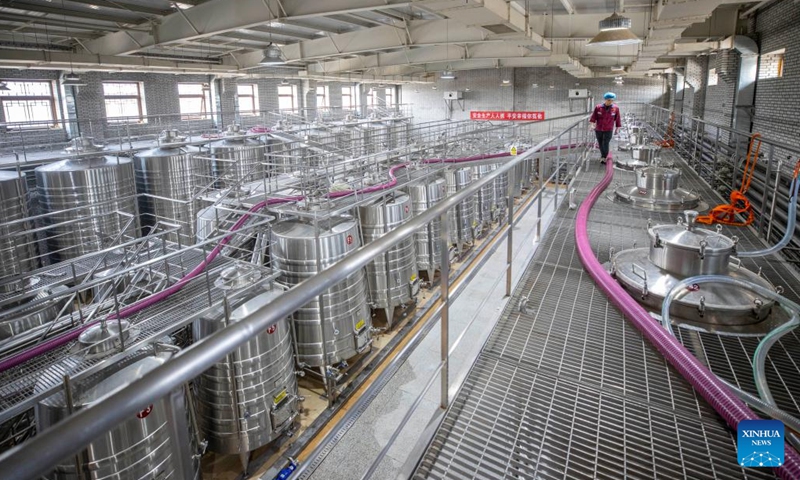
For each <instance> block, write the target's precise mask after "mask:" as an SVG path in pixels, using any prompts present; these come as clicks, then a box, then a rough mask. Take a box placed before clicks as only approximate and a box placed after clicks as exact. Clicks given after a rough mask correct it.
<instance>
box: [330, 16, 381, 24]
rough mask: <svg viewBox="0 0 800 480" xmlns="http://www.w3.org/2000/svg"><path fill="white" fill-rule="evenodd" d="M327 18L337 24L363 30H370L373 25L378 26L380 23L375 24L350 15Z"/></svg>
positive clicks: (372, 21)
mask: <svg viewBox="0 0 800 480" xmlns="http://www.w3.org/2000/svg"><path fill="white" fill-rule="evenodd" d="M328 18H330V19H331V20H336V21H337V22H342V23H349V24H350V25H355V26H357V27H364V28H372V27H374V26H375V25H380V22H376V21H374V20H367V19H365V18H363V17H359V16H357V15H355V14H352V13H350V14H347V15H329V16H328Z"/></svg>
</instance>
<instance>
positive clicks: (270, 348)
mask: <svg viewBox="0 0 800 480" xmlns="http://www.w3.org/2000/svg"><path fill="white" fill-rule="evenodd" d="M246 268H247V267H246V266H245V264H242V265H240V266H234V267H231V268H230V269H228V270H231V269H232V270H234V272H233V273H231V272H227V273H226V275H225V276H224V277H221V278H220V279H219V280H217V282H215V284H217V285H218V286H219V285H224V284H225V283H237V282H238V280H239V278H243V279H244V281H245V282H247V283H250V282H249V281H248V279H247V276H248V275H247V272H241V270H242V269H246ZM251 268H252V267H251ZM234 276H237V277H238V278H234ZM221 288H225V287H221ZM282 293H283V291H282V290H281V289H278V288H275V289H270V290H267V291H263V290H261V291H260V293H258V292H257V293H256V294H255V295H254V296H253V297H252V298H250V299H248V300H246V301H245V302H243V303H241V304H240V305H238V306H235V305H233V306H232V308H233V311H232V312H231V313H230V315H229V317H228V318H227V319H226V317H225V311H224V310H223V309H222V308H219V309H216V310H214V311H212V312H209V313H207V314H205V315H203V317H202V318H200V319H199V320H197V321H196V322H195V323H194V324H193V338H194V340H195V341H198V340H201V339H203V338H206V337H208V336H210V335H212V334H214V333H215V332H217V331H219V330H222V329H223V328H225V327H226V326H228V325H232V324H234V323H236V322H240V321H242V320H245V319H247V318H248V317H249V316H250V315H252V314H253V312H255V311H257V310H260V309H262V308H265V307H267V308H268V306H269V304H270V303H271V302H272V301H274V300H275V299H276V298H278V297H279V296H280V295H281V294H282ZM195 394H196V396H197V400H198V401H197V412H198V426H199V429H200V431H201V432H202V435H203V438H205V439H206V440H207V441H208V448H209V449H210V450H211V451H214V452H219V453H225V454H236V453H239V454H243V455H244V454H245V453H246V452H250V451H252V450H255V449H256V448H259V447H261V446H263V445H267V444H268V443H270V442H272V441H273V440H275V439H276V438H278V437H279V436H280V435H281V434H282V433H283V432H285V431H286V430H287V429H288V428H289V427H291V425H292V421H293V419H294V418H295V417H296V416H297V414H298V393H297V379H296V376H295V370H294V355H293V350H292V332H291V327H290V325H289V318H288V317H286V318H283V319H281V320H280V321H278V322H277V323H276V324H275V325H274V326H272V327H270V328H268V329H265V330H263V331H260V332H258V333H256V334H255V335H254V336H253V337H252V338H251V339H250V340H249V341H248V342H247V343H245V344H244V345H241V346H240V347H239V348H237V349H236V350H234V351H233V352H231V353H229V354H228V355H227V356H226V357H225V358H224V359H222V360H221V361H219V362H217V363H216V364H214V366H213V367H211V368H210V369H208V370H206V371H205V372H204V373H203V374H202V375H200V376H199V377H198V378H197V379H196V380H195ZM242 458H243V462H242V463H243V464H244V466H245V467H246V463H247V462H246V460H245V458H246V456H243V457H242Z"/></svg>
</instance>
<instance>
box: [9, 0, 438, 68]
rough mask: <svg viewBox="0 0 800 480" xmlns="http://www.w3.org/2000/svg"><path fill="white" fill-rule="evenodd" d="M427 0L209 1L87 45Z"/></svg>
mask: <svg viewBox="0 0 800 480" xmlns="http://www.w3.org/2000/svg"><path fill="white" fill-rule="evenodd" d="M6 1H7V0H6ZM428 1H431V0H413V2H412V1H411V0H325V1H324V2H323V1H307V0H237V1H236V8H233V9H232V8H231V5H230V0H209V1H207V2H205V3H201V4H200V5H197V6H195V7H192V8H190V9H187V10H184V11H183V12H176V13H173V14H170V15H167V16H165V17H163V18H162V19H161V22H160V23H159V24H157V25H153V29H152V31H150V32H146V33H145V32H143V33H138V34H131V35H128V34H126V33H122V32H117V33H112V34H109V35H106V36H104V37H102V38H99V39H97V40H94V41H90V42H87V43H86V48H87V49H89V51H90V52H92V53H95V54H100V55H121V54H130V53H135V52H137V51H139V50H141V49H142V48H146V47H150V46H153V45H156V44H169V43H175V42H180V41H181V40H191V39H196V38H203V37H208V36H212V35H217V34H220V33H224V32H228V31H231V30H239V29H243V28H248V27H253V26H256V25H261V24H264V23H268V22H270V21H274V20H275V18H276V16H277V17H280V20H282V21H283V20H289V21H291V20H298V19H300V20H301V19H304V18H314V17H320V16H327V15H338V14H346V13H357V12H362V11H369V10H376V9H380V8H386V7H391V6H408V5H410V4H411V3H414V2H422V3H424V2H428ZM286 23H289V22H286ZM195 29H197V31H195ZM156 39H158V40H156Z"/></svg>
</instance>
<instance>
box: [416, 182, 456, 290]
mask: <svg viewBox="0 0 800 480" xmlns="http://www.w3.org/2000/svg"><path fill="white" fill-rule="evenodd" d="M446 193H447V182H446V181H445V179H444V178H441V177H437V178H430V179H426V180H423V181H421V182H418V183H414V184H412V185H409V186H408V194H409V195H410V196H411V213H412V214H413V215H414V216H417V215H419V214H421V213H422V212H424V211H425V210H427V209H429V208H431V207H432V206H433V205H436V204H437V203H439V202H440V201H442V199H443V198H444V197H445V195H446ZM441 231H442V222H441V220H439V219H438V218H437V219H436V220H432V221H431V222H430V223H428V224H427V225H426V226H424V227H422V228H420V229H419V230H417V232H416V233H414V243H415V245H416V254H417V270H419V271H425V272H426V273H427V275H428V280H432V279H433V275H434V273H435V272H436V270H437V269H438V268H439V267H440V263H441V262H440V259H441V243H440V242H439V235H440V232H441Z"/></svg>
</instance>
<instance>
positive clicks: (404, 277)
mask: <svg viewBox="0 0 800 480" xmlns="http://www.w3.org/2000/svg"><path fill="white" fill-rule="evenodd" d="M358 214H359V217H360V219H361V234H362V237H363V240H364V244H367V243H369V242H372V241H374V240H377V239H378V238H380V237H382V236H384V235H386V234H387V233H389V232H391V231H392V230H394V229H395V228H397V227H399V226H400V225H402V224H403V223H405V222H407V221H408V220H409V219H411V216H412V211H411V197H410V196H409V195H407V194H406V193H402V192H401V193H398V194H396V195H394V196H391V197H389V198H380V199H377V200H375V201H374V202H372V203H369V204H367V205H363V206H361V207H358ZM366 273H367V285H368V287H369V298H370V301H371V303H372V306H373V307H374V308H382V309H384V310H385V311H386V319H387V321H388V322H389V326H390V327H391V325H392V321H393V313H394V308H395V307H398V306H400V305H405V304H407V303H409V302H410V301H411V300H412V299H413V298H414V296H415V295H416V294H417V292H418V291H419V278H418V277H417V257H416V255H415V252H414V238H413V237H408V238H406V239H405V240H402V241H401V242H400V243H398V244H396V245H395V246H393V247H392V248H390V249H389V250H388V251H387V252H385V253H384V254H382V255H378V256H377V257H376V258H375V260H373V261H372V262H370V263H369V264H367V267H366Z"/></svg>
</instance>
